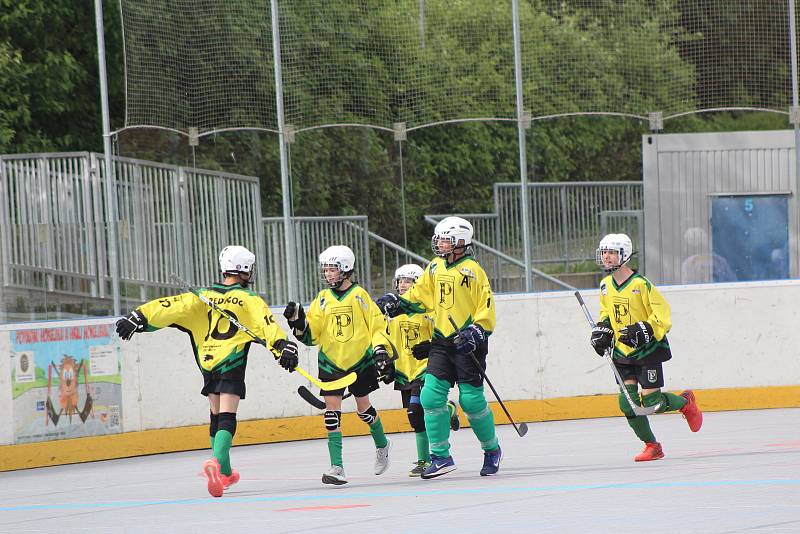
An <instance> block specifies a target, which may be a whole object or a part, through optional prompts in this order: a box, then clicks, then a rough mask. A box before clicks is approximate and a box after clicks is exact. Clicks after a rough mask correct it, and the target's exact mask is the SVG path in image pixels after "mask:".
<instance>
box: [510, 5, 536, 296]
mask: <svg viewBox="0 0 800 534" xmlns="http://www.w3.org/2000/svg"><path fill="white" fill-rule="evenodd" d="M511 15H512V24H513V26H514V86H515V87H516V93H517V137H518V139H519V181H520V200H521V207H522V214H521V216H522V247H523V261H524V263H525V291H526V292H528V293H530V292H531V291H533V276H532V275H531V266H532V262H531V235H530V224H529V223H530V218H529V216H528V211H529V208H528V156H527V152H526V147H525V130H526V128H530V124H531V121H530V115H528V114H526V113H525V108H524V106H523V99H522V95H523V93H522V47H521V46H520V31H519V0H512V1H511Z"/></svg>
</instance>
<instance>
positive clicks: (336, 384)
mask: <svg viewBox="0 0 800 534" xmlns="http://www.w3.org/2000/svg"><path fill="white" fill-rule="evenodd" d="M170 278H171V279H172V281H173V282H176V283H177V284H178V285H180V286H181V287H183V288H184V289H185V290H187V291H189V292H190V293H192V294H193V295H194V296H195V297H197V298H199V299H200V300H202V301H203V302H204V303H205V304H206V305H207V306H208V307H210V308H211V309H212V310H214V311H215V312H217V313H219V314H220V315H222V316H223V317H225V318H226V319H227V320H228V321H230V323H231V324H232V325H233V326H235V327H236V328H238V329H239V330H241V331H242V332H244V333H245V334H247V335H248V336H250V337H251V338H253V341H255V342H256V343H258V344H259V345H262V346H264V347H266V348H267V350H269V345H267V342H266V340H264V339H261V338H260V337H258V336H257V335H255V334H254V333H253V332H251V331H250V330H249V329H248V328H247V327H246V326H245V325H243V324H242V323H240V322H239V321H237V320H236V318H235V317H233V316H232V315H231V314H230V313H228V312H227V311H225V310H223V309H222V308H220V307H219V306H217V305H216V304H214V303H213V302H212V301H211V300H209V299H208V298H207V297H206V296H205V295H203V294H202V293H200V292H199V291H198V290H197V289H196V288H194V287H192V286H190V285H189V283H188V282H186V281H184V280H183V279H182V278H181V277H179V276H178V275H177V274H172V275H170ZM294 370H295V371H297V372H298V373H300V374H301V375H303V376H304V377H305V379H306V380H308V381H309V382H311V383H312V384H314V385H315V386H317V387H318V388H320V389H322V390H326V391H327V390H331V389H341V388H343V387H346V386H349V385H350V384H352V383H353V382H355V381H356V378H357V376H356V374H355V373H349V374H347V375H345V376H343V377H342V378H340V379H338V380H332V381H330V382H321V381H319V380H317V379H316V378H314V377H313V376H311V375H310V374H308V372H307V371H306V370H305V369H303V368H302V367H300V366H297V367H295V368H294Z"/></svg>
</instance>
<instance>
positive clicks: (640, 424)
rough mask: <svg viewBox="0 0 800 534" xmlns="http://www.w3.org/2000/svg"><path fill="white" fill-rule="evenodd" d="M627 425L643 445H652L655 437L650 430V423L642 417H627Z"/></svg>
mask: <svg viewBox="0 0 800 534" xmlns="http://www.w3.org/2000/svg"><path fill="white" fill-rule="evenodd" d="M628 424H629V425H630V427H631V428H632V429H633V432H634V433H635V434H636V437H638V438H639V439H640V440H642V441H644V442H645V443H653V442H654V441H655V440H656V437H655V436H654V435H653V431H652V430H650V422H649V421H648V420H647V417H645V416H644V415H637V416H636V417H632V418H631V417H629V418H628Z"/></svg>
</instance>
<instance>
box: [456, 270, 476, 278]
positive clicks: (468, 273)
mask: <svg viewBox="0 0 800 534" xmlns="http://www.w3.org/2000/svg"><path fill="white" fill-rule="evenodd" d="M459 272H460V273H461V274H463V275H464V276H469V277H470V278H472V279H473V280H475V273H473V272H472V271H470V270H469V269H467V268H466V267H462V268H461V269H459Z"/></svg>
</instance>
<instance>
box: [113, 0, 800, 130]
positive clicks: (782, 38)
mask: <svg viewBox="0 0 800 534" xmlns="http://www.w3.org/2000/svg"><path fill="white" fill-rule="evenodd" d="M121 6H122V17H123V26H124V32H125V58H126V87H127V115H126V126H138V125H152V126H159V127H165V128H173V129H176V130H180V131H187V129H188V128H189V127H195V128H197V129H198V130H199V132H200V133H203V132H208V131H213V130H221V129H226V128H261V129H267V130H275V129H276V128H277V119H276V104H275V87H276V84H275V78H274V71H273V54H272V32H271V12H270V2H269V1H268V0H235V1H229V2H216V1H213V0H191V1H190V0H176V1H175V2H164V1H163V0H135V1H134V0H121ZM278 6H279V7H278V10H279V20H280V38H281V68H282V71H283V77H282V82H283V93H284V100H285V114H286V122H287V123H288V124H291V125H293V126H294V127H295V129H303V128H309V127H314V126H323V125H333V124H366V125H372V126H377V127H383V128H392V125H393V123H395V122H405V123H407V127H409V128H413V127H418V126H424V125H429V124H433V123H437V122H440V121H447V120H460V119H480V118H487V119H488V118H494V119H513V118H514V117H516V111H515V99H514V94H515V93H514V90H515V89H514V69H513V66H514V46H513V33H512V9H511V1H510V0H503V1H497V2H479V3H476V2H469V1H465V0H396V1H393V2H381V3H377V4H375V3H370V2H352V1H349V0H325V1H322V0H293V1H292V2H287V1H285V0H284V1H281V2H279V3H278ZM520 28H521V49H522V50H521V59H522V71H523V87H524V98H525V108H526V110H528V111H530V113H531V115H532V116H533V117H534V118H536V117H546V116H550V115H559V114H569V113H623V114H633V115H637V116H641V117H645V116H647V114H648V113H650V112H662V113H663V114H664V115H665V116H666V117H669V116H670V115H676V114H680V113H690V112H694V111H700V110H709V109H716V108H737V107H741V108H759V109H767V110H775V111H782V112H786V111H787V110H788V107H789V105H790V103H791V98H790V95H791V72H790V67H789V66H790V47H789V42H790V38H789V20H788V8H787V5H786V2H785V1H782V0H730V1H727V2H718V1H715V0H647V1H645V0H643V1H639V2H630V1H622V0H567V1H564V0H532V1H529V2H521V5H520Z"/></svg>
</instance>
